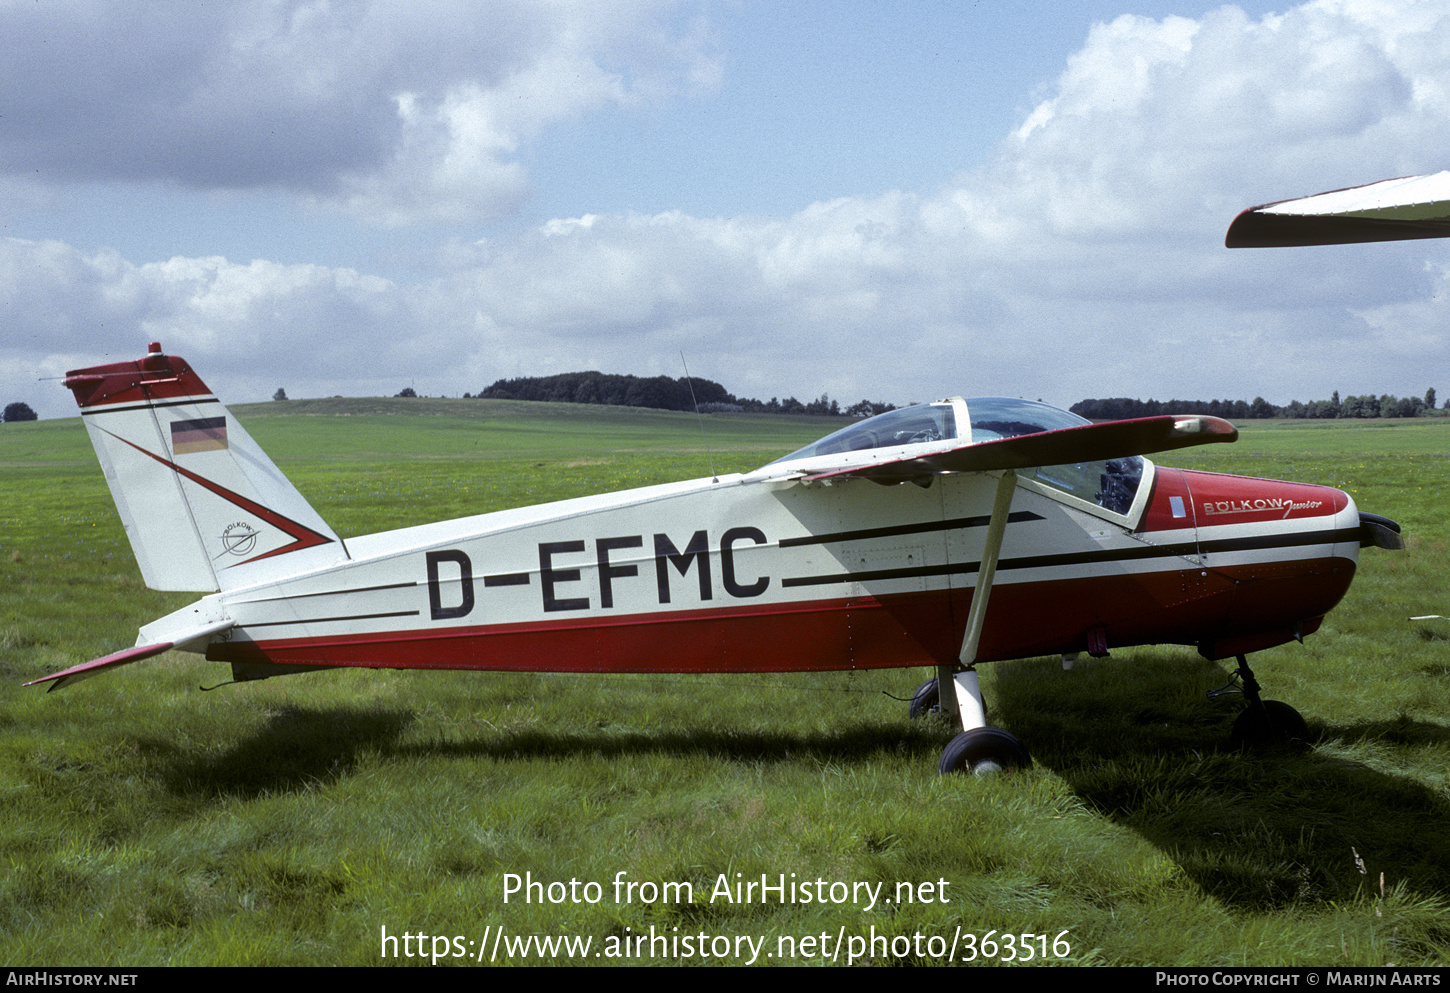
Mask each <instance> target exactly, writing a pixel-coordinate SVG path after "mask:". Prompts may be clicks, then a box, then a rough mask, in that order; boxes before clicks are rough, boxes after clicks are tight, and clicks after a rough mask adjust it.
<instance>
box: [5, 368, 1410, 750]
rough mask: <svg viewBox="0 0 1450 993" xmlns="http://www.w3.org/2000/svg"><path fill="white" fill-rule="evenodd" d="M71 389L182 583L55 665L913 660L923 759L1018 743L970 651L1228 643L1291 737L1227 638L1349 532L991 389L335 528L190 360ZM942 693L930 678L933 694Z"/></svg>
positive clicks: (1206, 429)
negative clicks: (744, 462)
mask: <svg viewBox="0 0 1450 993" xmlns="http://www.w3.org/2000/svg"><path fill="white" fill-rule="evenodd" d="M65 385H66V386H67V387H69V388H70V389H71V391H72V392H73V393H74V394H75V397H76V400H77V401H78V403H79V404H80V408H81V414H82V416H83V418H84V421H85V424H86V427H87V429H88V430H89V432H90V435H91V439H92V441H93V443H94V445H95V448H96V452H97V454H98V456H99V457H100V461H101V465H102V467H103V468H104V470H105V475H106V480H107V482H108V483H109V484H110V487H111V492H112V494H113V495H114V497H115V500H116V506H117V508H118V509H119V511H120V514H121V517H122V520H123V521H124V522H125V526H126V532H127V535H128V537H129V538H130V541H131V545H132V548H134V549H135V553H136V561H137V563H138V564H139V565H140V567H141V572H142V575H143V577H144V578H145V581H146V584H147V585H148V586H150V587H152V588H154V589H160V590H195V591H198V592H204V593H207V594H208V595H206V596H204V597H202V598H201V599H200V600H198V601H197V602H196V603H194V604H192V605H191V606H188V607H185V608H183V609H181V610H178V611H176V612H175V613H172V614H170V615H168V616H166V617H163V618H161V619H160V620H157V621H155V622H153V623H151V624H148V625H146V626H145V627H143V628H142V629H141V632H140V636H139V638H138V639H137V641H136V645H135V647H134V648H130V649H127V650H125V651H121V652H117V653H115V654H114V655H109V656H106V657H105V658H101V659H96V660H95V661H92V662H87V663H85V664H83V665H78V666H75V667H73V668H70V669H67V670H65V671H64V672H59V673H55V674H53V675H50V676H46V677H44V678H43V679H38V680H35V681H34V682H36V683H42V682H50V683H51V684H52V687H51V688H52V689H55V688H58V687H60V686H62V685H66V684H69V683H71V682H74V681H76V680H78V679H81V678H83V677H87V676H91V675H94V674H96V673H98V672H101V671H103V670H107V669H111V668H114V667H117V666H120V665H124V664H127V663H130V662H136V661H139V660H141V659H144V658H148V657H150V656H154V655H158V654H160V653H162V652H164V651H167V650H168V649H172V648H177V649H181V650H185V651H189V652H195V653H200V654H203V655H205V656H206V658H207V659H210V660H213V661H219V662H226V663H229V664H230V665H231V667H232V673H233V676H234V678H235V679H236V680H238V681H244V680H251V679H261V678H266V677H269V676H276V675H284V674H289V673H296V672H303V671H308V670H312V669H317V668H330V667H338V666H361V667H375V668H394V669H477V670H517V671H549V672H598V673H608V672H700V673H704V672H790V671H819V670H841V669H872V668H892V667H908V666H923V665H925V666H935V667H936V673H937V674H936V677H935V678H934V679H931V680H928V681H927V682H926V683H924V684H923V685H922V687H921V688H920V689H919V690H918V691H917V694H916V698H915V699H914V700H913V703H912V712H913V714H916V713H920V712H922V711H924V710H927V709H929V708H933V707H936V706H938V705H940V709H941V710H942V711H943V712H944V713H946V714H947V715H948V716H949V717H951V718H952V719H953V720H957V721H960V724H961V727H962V732H961V733H960V734H958V735H957V736H956V738H955V739H953V740H952V742H951V743H950V744H949V745H948V746H947V748H946V750H945V752H944V753H943V756H942V759H941V763H940V765H941V769H942V771H943V772H949V771H953V770H956V769H972V770H975V771H985V770H995V769H1011V768H1016V767H1023V766H1026V765H1027V764H1028V763H1029V761H1030V760H1029V758H1028V755H1027V752H1026V750H1025V749H1024V748H1023V746H1022V744H1021V743H1020V742H1018V741H1017V739H1016V738H1014V737H1013V736H1012V735H1011V734H1009V733H1008V732H1006V731H1004V730H1001V729H999V728H992V727H988V726H986V720H985V710H984V707H983V703H982V697H981V693H980V690H979V688H978V685H977V678H976V672H975V671H974V669H973V666H974V665H975V664H978V663H983V662H991V661H998V660H1004V659H1018V658H1026V657H1032V656H1040V655H1048V654H1057V653H1063V654H1070V653H1077V652H1083V651H1086V652H1089V653H1091V654H1092V655H1099V656H1100V655H1105V654H1107V652H1108V650H1109V649H1110V648H1113V647H1118V646H1128V645H1141V644H1154V643H1159V644H1181V645H1193V646H1196V647H1197V648H1198V649H1199V651H1200V652H1201V653H1202V654H1203V655H1204V656H1206V657H1207V658H1209V659H1220V658H1227V657H1236V658H1237V660H1238V671H1237V673H1236V675H1239V676H1242V677H1243V679H1244V693H1245V696H1246V699H1247V700H1248V702H1249V706H1248V707H1247V709H1246V710H1245V711H1244V713H1243V714H1242V715H1241V716H1240V718H1239V720H1238V723H1237V724H1236V726H1235V730H1236V734H1237V735H1238V736H1239V737H1241V738H1244V739H1246V740H1253V739H1260V738H1266V737H1267V738H1273V737H1275V736H1278V737H1282V736H1284V735H1289V736H1296V735H1298V736H1302V734H1303V733H1304V722H1303V719H1302V718H1300V717H1299V715H1298V714H1297V713H1296V712H1294V711H1293V709H1292V708H1290V707H1288V706H1286V705H1284V704H1280V703H1277V702H1276V701H1263V700H1261V699H1260V698H1259V695H1258V684H1257V682H1256V681H1255V680H1254V677H1253V673H1252V671H1251V670H1250V668H1249V666H1248V663H1247V659H1246V655H1247V654H1248V653H1250V652H1254V651H1258V650H1260V649H1264V648H1269V647H1271V646H1274V645H1279V644H1283V643H1285V642H1288V641H1290V640H1292V639H1299V638H1302V637H1303V636H1305V635H1307V634H1309V633H1311V632H1312V631H1314V630H1315V629H1316V628H1317V627H1318V626H1319V624H1320V621H1321V620H1322V619H1323V617H1324V614H1325V613H1326V612H1327V611H1328V610H1330V609H1331V608H1332V607H1334V605H1335V604H1336V603H1338V602H1339V600H1340V598H1341V597H1342V596H1343V595H1344V593H1345V591H1346V590H1347V589H1348V588H1349V584H1350V580H1351V579H1352V578H1353V576H1354V571H1355V563H1356V560H1357V555H1358V553H1359V549H1360V546H1361V545H1363V544H1378V545H1381V546H1383V547H1391V548H1393V547H1398V546H1399V535H1398V531H1399V529H1398V527H1397V526H1396V525H1394V524H1393V523H1392V522H1390V521H1388V520H1386V519H1385V518H1380V517H1375V516H1374V515H1369V514H1362V513H1360V512H1359V511H1358V510H1357V509H1356V507H1355V504H1354V501H1353V500H1351V499H1350V498H1349V496H1348V495H1346V494H1345V493H1342V492H1340V491H1339V490H1336V489H1331V488H1329V487H1325V486H1313V485H1307V484H1303V483H1289V482H1277V481H1273V480H1264V479H1251V478H1247V477H1241V476H1228V475H1220V474H1216V473H1207V472H1192V471H1186V470H1181V469H1169V468H1163V467H1160V466H1155V465H1154V464H1153V463H1152V462H1150V461H1149V460H1147V459H1145V458H1143V457H1142V456H1143V455H1145V454H1150V453H1153V452H1160V451H1167V450H1171V449H1178V448H1184V447H1187V446H1191V445H1202V444H1209V443H1215V442H1229V441H1233V440H1234V438H1235V437H1236V436H1237V432H1236V431H1235V429H1234V428H1233V427H1232V426H1231V425H1230V424H1228V423H1227V422H1226V421H1223V420H1220V419H1218V418H1214V417H1198V416H1182V417H1180V416H1163V417H1148V418H1141V419H1135V420H1125V421H1112V422H1107V423H1100V424H1090V423H1088V422H1087V421H1085V420H1083V419H1082V418H1080V417H1078V416H1076V415H1074V414H1070V413H1068V412H1066V411H1063V410H1058V409H1056V408H1054V407H1049V406H1047V405H1045V404H1041V403H1033V402H1031V401H1026V400H1012V399H1005V398H1001V397H985V398H972V399H965V400H964V399H962V398H960V397H954V398H952V399H949V400H943V401H941V402H939V403H932V404H921V405H917V406H913V407H907V408H904V409H900V410H893V411H890V412H888V413H885V414H881V415H879V416H876V417H872V418H870V419H867V420H862V421H858V422H856V423H853V424H851V425H850V426H848V427H845V428H843V429H841V430H839V431H837V432H835V433H834V434H831V435H828V436H827V437H825V438H822V439H821V440H820V441H818V442H816V443H815V444H813V445H809V446H807V447H806V448H802V449H801V450H799V451H797V452H793V453H791V454H790V455H787V456H785V457H784V458H781V459H777V460H776V461H774V462H772V463H770V464H769V465H766V466H763V467H762V468H760V469H757V470H755V471H754V472H750V473H746V474H744V475H726V476H720V477H717V478H710V479H700V480H694V481H690V482H680V483H667V484H664V485H660V486H650V487H646V488H643V489H636V490H628V491H625V492H621V493H613V494H607V495H603V496H592V497H584V498H581V499H575V500H565V501H562V502H559V503H551V504H543V505H540V506H534V507H524V508H519V509H516V510H506V511H501V512H497V513H491V514H482V515H479V516H476V517H465V518H461V519H459V520H454V521H446V522H441V523H436V524H424V525H422V526H419V527H412V528H404V529H402V530H397V531H389V532H385V533H382V534H375V535H369V536H366V537H357V538H349V539H347V540H345V541H344V540H343V539H341V538H339V537H338V536H337V535H336V534H335V533H334V532H333V531H332V529H331V528H329V527H328V526H327V524H326V523H325V522H323V520H322V519H321V518H320V517H319V516H318V515H317V513H316V512H315V511H313V509H312V508H311V507H310V506H309V505H308V503H307V501H306V500H305V499H303V497H302V495H301V494H300V493H298V492H297V490H296V489H294V488H293V487H292V485H291V484H290V483H289V482H288V481H287V480H286V478H284V477H283V476H282V474H281V473H280V472H279V471H278V470H277V468H276V466H275V465H273V464H272V462H271V461H270V460H269V459H268V458H267V456H266V455H265V454H264V453H263V452H262V451H261V449H259V448H258V447H257V445H256V444H255V443H254V442H253V441H252V439H251V438H250V437H249V436H248V434H247V433H246V431H245V430H243V429H242V426H241V425H240V424H239V423H238V422H237V421H236V420H235V419H234V418H233V417H232V416H231V415H230V414H229V413H228V412H227V411H226V409H225V408H224V407H223V406H222V405H221V403H220V402H219V401H218V400H217V398H216V397H214V396H213V395H212V393H211V391H210V390H208V389H207V387H206V386H205V385H204V384H203V383H202V381H201V379H200V378H199V377H198V376H197V374H196V373H195V372H193V371H192V369H191V367H190V366H189V365H188V364H187V363H186V362H185V361H183V360H182V359H180V358H178V357H175V356H168V355H165V354H163V353H162V351H161V347H160V345H156V344H153V345H152V346H151V349H150V353H149V354H148V355H147V356H146V357H145V358H142V359H139V360H137V361H133V362H120V363H115V364H112V365H102V366H96V367H94V368H90V369H79V370H76V371H74V372H71V373H69V374H68V375H67V376H66V380H65ZM938 702H939V703H938Z"/></svg>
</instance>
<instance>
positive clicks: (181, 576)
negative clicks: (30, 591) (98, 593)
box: [65, 343, 347, 592]
mask: <svg viewBox="0 0 1450 993" xmlns="http://www.w3.org/2000/svg"><path fill="white" fill-rule="evenodd" d="M65 385H66V387H67V388H68V389H70V391H71V392H72V393H74V394H75V398H76V402H77V403H78V404H79V405H80V408H81V416H82V419H83V420H84V421H85V425H86V429H87V430H88V431H89V432H90V436H91V443H92V444H93V445H94V446H95V449H96V455H97V457H98V458H99V459H100V461H101V468H102V469H103V470H104V471H105V474H106V482H107V483H108V484H109V485H110V487H111V495H112V497H114V498H115V501H116V509H117V510H118V511H119V512H120V514H121V520H122V522H123V523H124V524H125V526H126V536H127V537H128V538H129V539H130V541H131V548H132V550H133V551H134V552H135V553H136V562H137V564H138V565H139V566H140V567H141V575H142V577H143V578H144V579H145V581H146V585H147V586H149V587H151V588H152V589H156V590H197V591H207V592H214V591H216V590H221V589H231V588H235V587H238V586H244V585H248V584H250V583H254V582H262V581H265V580H268V579H272V578H280V577H281V576H284V575H290V574H293V573H296V572H301V571H305V570H309V569H313V568H323V567H326V566H328V565H333V564H336V563H339V562H342V561H344V560H345V559H346V558H347V550H346V549H345V548H344V547H343V544H342V541H341V540H340V539H339V538H338V537H337V535H336V534H335V533H334V532H333V531H332V529H331V528H329V527H328V526H327V524H326V523H324V522H323V520H322V518H321V517H319V516H318V515H317V512H316V511H315V510H313V509H312V507H311V506H310V505H309V504H308V503H307V501H306V499H304V498H303V496H302V494H301V493H299V492H297V490H296V488H295V487H293V485H292V484H291V483H290V482H288V480H287V478H286V477H285V476H283V475H282V473H281V471H280V470H279V469H278V468H277V467H276V466H275V465H274V464H273V463H272V460H271V459H269V458H267V456H266V454H265V453H263V451H262V450H261V449H260V448H258V447H257V443H256V442H254V441H253V440H252V438H251V436H250V435H249V434H247V432H246V431H245V430H244V429H243V428H242V426H241V424H240V423H238V421H237V420H236V418H234V417H233V416H232V415H231V414H230V413H228V412H227V409H226V408H225V407H223V406H222V405H221V402H220V401H218V400H217V398H216V397H215V396H213V395H212V393H211V390H209V389H208V388H207V386H206V384H205V383H203V382H202V381H201V378H200V377H199V376H197V374H196V373H195V372H193V371H192V369H191V367H190V366H189V365H187V363H186V362H185V361H184V360H183V359H180V358H178V357H176V356H174V355H164V354H162V352H161V346H160V345H159V344H157V343H152V345H151V348H150V351H149V353H148V354H147V356H146V357H145V358H143V359H138V360H136V361H134V362H117V363H113V364H111V365H101V366H94V367H92V368H89V369H76V370H73V371H71V372H69V373H67V374H66V378H65Z"/></svg>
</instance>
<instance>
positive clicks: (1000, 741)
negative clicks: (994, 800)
mask: <svg viewBox="0 0 1450 993" xmlns="http://www.w3.org/2000/svg"><path fill="white" fill-rule="evenodd" d="M1030 765H1032V759H1031V758H1030V757H1029V756H1028V755H1027V749H1025V748H1023V747H1022V742H1020V741H1018V740H1017V739H1016V738H1015V737H1013V736H1012V735H1011V734H1009V733H1007V732H1006V731H1003V730H1002V729H1001V728H993V727H983V728H973V729H972V730H970V731H963V732H962V733H961V734H959V735H957V736H956V737H955V738H953V739H952V740H951V741H950V742H949V743H948V744H947V747H946V749H945V750H944V751H943V752H942V754H941V765H940V766H939V768H940V770H941V773H942V775H947V774H948V773H953V772H970V773H971V774H972V775H974V776H988V775H992V774H994V773H998V772H1017V771H1018V770H1019V769H1026V768H1027V767H1028V766H1030Z"/></svg>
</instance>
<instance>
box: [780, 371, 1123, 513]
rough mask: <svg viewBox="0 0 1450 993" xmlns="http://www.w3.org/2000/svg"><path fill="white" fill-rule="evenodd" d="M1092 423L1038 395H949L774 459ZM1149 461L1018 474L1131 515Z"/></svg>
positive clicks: (1078, 465) (1059, 467)
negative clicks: (964, 423) (962, 422)
mask: <svg viewBox="0 0 1450 993" xmlns="http://www.w3.org/2000/svg"><path fill="white" fill-rule="evenodd" d="M963 404H964V405H965V407H966V411H965V414H966V419H967V420H968V421H969V422H970V428H969V431H967V432H961V430H960V428H961V426H959V425H958V419H959V418H958V412H959V410H960V409H961V407H962V405H963ZM1090 423H1091V422H1090V421H1088V420H1087V419H1086V418H1083V417H1079V416H1078V415H1077V414H1074V413H1071V412H1069V411H1066V410H1062V409H1060V408H1058V407H1053V406H1049V405H1048V404H1045V403H1040V402H1037V401H1035V400H1019V399H1016V398H1014V397H971V398H970V399H967V400H965V401H963V400H961V399H955V400H943V401H941V402H939V403H930V404H917V405H915V406H912V407H903V408H901V409H900V410H890V411H887V412H886V413H884V414H877V415H876V416H875V417H870V418H867V419H866V420H864V421H858V422H856V423H855V424H852V425H850V426H848V427H844V428H842V429H841V430H839V431H835V432H832V433H831V434H828V435H826V436H825V437H824V438H822V439H821V440H820V441H817V442H815V443H814V444H811V445H807V446H806V447H805V448H802V449H799V450H797V451H794V452H791V453H790V454H789V455H786V456H783V457H781V458H778V459H776V460H775V461H774V462H772V463H770V464H771V465H776V464H778V463H781V462H793V461H795V460H797V459H808V458H812V457H814V456H820V455H836V454H840V453H843V452H860V451H867V450H869V449H873V448H898V447H901V446H904V445H925V444H931V443H935V442H944V441H953V440H955V439H957V438H959V437H965V435H966V434H968V433H969V434H970V443H971V444H980V443H982V442H984V441H998V440H1000V439H1002V438H1016V437H1019V436H1021V435H1024V434H1038V433H1039V432H1042V431H1059V430H1062V429H1063V428H1074V427H1080V426H1081V425H1084V424H1090ZM959 432H960V433H959ZM1145 465H1146V463H1145V462H1144V460H1143V459H1142V458H1141V457H1139V456H1136V455H1132V456H1126V457H1124V458H1117V459H1100V460H1098V461H1096V462H1078V463H1074V464H1068V465H1046V466H1037V467H1034V468H1030V469H1018V470H1017V475H1018V477H1019V478H1020V479H1024V480H1033V481H1035V482H1036V483H1037V484H1039V485H1041V486H1047V487H1050V488H1051V489H1053V490H1056V491H1058V492H1060V493H1065V494H1067V495H1068V496H1071V497H1074V498H1076V499H1078V500H1081V501H1083V502H1085V503H1088V504H1091V505H1094V506H1097V507H1101V508H1103V509H1104V510H1108V511H1111V512H1113V513H1115V514H1127V513H1128V511H1129V510H1131V509H1132V506H1133V499H1134V497H1135V496H1136V495H1137V493H1138V489H1139V486H1140V484H1141V483H1142V481H1143V472H1144V468H1145Z"/></svg>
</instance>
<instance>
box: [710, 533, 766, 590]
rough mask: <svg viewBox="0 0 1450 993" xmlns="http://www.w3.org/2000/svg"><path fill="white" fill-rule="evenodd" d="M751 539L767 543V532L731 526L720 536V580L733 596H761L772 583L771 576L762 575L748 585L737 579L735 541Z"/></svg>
mask: <svg viewBox="0 0 1450 993" xmlns="http://www.w3.org/2000/svg"><path fill="white" fill-rule="evenodd" d="M746 539H749V540H750V541H753V542H754V543H755V544H757V545H763V544H765V534H764V532H762V531H761V530H760V529H759V528H731V529H730V530H729V531H726V532H725V534H724V535H722V536H721V538H720V580H721V582H723V583H724V584H725V592H726V593H729V594H730V595H731V596H739V597H746V596H760V594H762V593H764V592H765V588H766V587H767V586H769V585H770V577H768V576H761V577H760V578H759V579H757V580H756V581H755V582H753V583H751V584H750V585H748V586H745V585H742V584H740V583H739V582H737V581H736V579H735V543H736V542H737V541H742V540H746Z"/></svg>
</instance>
